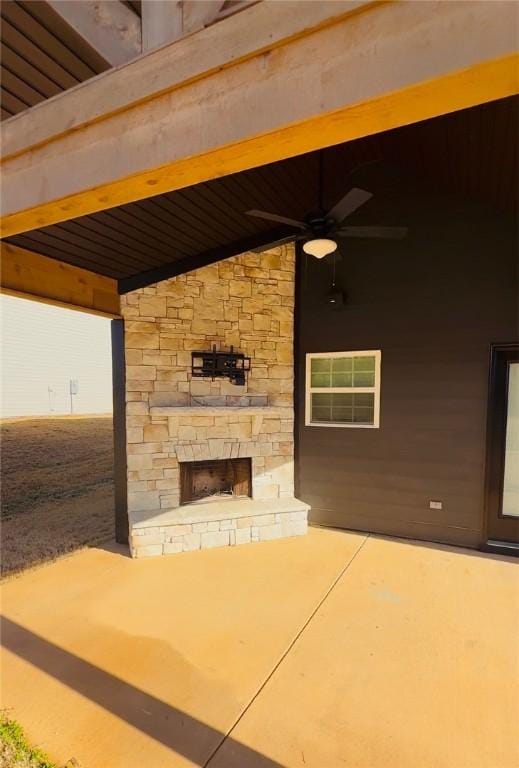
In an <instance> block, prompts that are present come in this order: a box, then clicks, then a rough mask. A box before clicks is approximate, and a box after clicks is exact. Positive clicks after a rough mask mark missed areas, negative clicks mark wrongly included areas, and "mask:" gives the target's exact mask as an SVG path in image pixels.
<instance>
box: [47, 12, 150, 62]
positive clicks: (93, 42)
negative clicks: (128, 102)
mask: <svg viewBox="0 0 519 768" xmlns="http://www.w3.org/2000/svg"><path fill="white" fill-rule="evenodd" d="M47 5H48V6H49V7H50V8H51V9H52V10H53V11H54V13H55V14H56V15H57V16H59V17H60V18H61V19H63V21H64V22H65V23H66V24H68V26H69V27H70V28H71V29H73V30H74V32H76V34H78V35H79V36H80V37H81V38H82V39H83V40H84V41H85V43H86V44H87V45H89V46H90V47H91V48H93V49H94V51H96V53H98V54H99V56H101V58H102V59H103V60H104V61H105V62H106V63H107V64H109V65H110V66H111V67H115V66H118V65H119V64H126V62H127V61H130V59H134V58H135V57H136V56H140V54H141V52H142V45H141V22H140V19H139V17H138V16H137V14H136V13H134V12H133V11H131V10H130V8H128V7H127V6H126V5H124V3H121V2H119V0H117V1H116V2H95V0H80V2H78V0H47Z"/></svg>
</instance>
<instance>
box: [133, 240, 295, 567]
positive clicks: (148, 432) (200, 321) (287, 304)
mask: <svg viewBox="0 0 519 768" xmlns="http://www.w3.org/2000/svg"><path fill="white" fill-rule="evenodd" d="M122 303H123V310H122V311H123V316H124V319H125V349H126V400H127V405H126V408H127V451H128V510H129V521H130V546H131V552H132V554H133V555H134V556H144V555H156V554H168V553H174V552H182V551H188V550H193V549H199V548H203V547H210V546H224V545H231V544H239V543H248V542H252V541H261V540H265V539H272V538H279V537H281V536H291V535H299V534H303V533H305V532H306V525H307V523H306V519H307V511H308V508H307V506H306V505H305V504H304V503H302V502H300V501H298V500H297V499H295V498H294V450H293V449H294V434H293V433H294V409H293V312H294V251H293V247H292V246H283V247H282V248H277V249H275V250H272V251H268V252H265V253H262V254H256V253H246V254H243V255H241V256H237V257H233V258H230V259H227V260H225V261H222V262H219V263H218V264H214V265H210V266H207V267H202V268H201V269H198V270H195V271H193V272H190V273H187V274H185V275H180V276H178V277H175V278H171V279H170V280H165V281H163V282H161V283H157V284H156V285H155V286H152V287H148V288H144V289H140V290H138V291H134V292H133V293H130V294H127V295H126V296H124V297H123V302H122ZM230 347H233V348H234V349H235V350H236V351H237V352H240V353H243V354H244V355H245V356H246V357H247V358H250V361H251V363H250V367H251V369H250V372H248V374H247V376H246V377H245V382H244V383H240V384H239V385H237V384H236V383H232V382H231V381H229V380H227V379H225V378H216V379H215V380H212V379H210V378H200V377H195V376H193V375H192V353H193V352H201V351H209V350H212V349H216V350H228V349H229V348H230Z"/></svg>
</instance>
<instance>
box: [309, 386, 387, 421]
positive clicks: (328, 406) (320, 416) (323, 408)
mask: <svg viewBox="0 0 519 768" xmlns="http://www.w3.org/2000/svg"><path fill="white" fill-rule="evenodd" d="M311 411H312V415H311V420H312V421H313V422H335V423H340V424H373V423H374V415H375V395H374V393H371V392H351V393H349V392H344V393H342V392H330V394H327V393H324V392H314V393H313V394H312V399H311Z"/></svg>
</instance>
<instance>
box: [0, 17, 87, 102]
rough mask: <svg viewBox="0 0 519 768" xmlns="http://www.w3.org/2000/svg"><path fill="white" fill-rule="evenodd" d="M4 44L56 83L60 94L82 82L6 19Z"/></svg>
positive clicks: (3, 32) (3, 30)
mask: <svg viewBox="0 0 519 768" xmlns="http://www.w3.org/2000/svg"><path fill="white" fill-rule="evenodd" d="M2 42H3V43H5V44H6V45H8V46H9V48H11V49H12V50H13V51H14V52H15V53H17V54H18V55H19V56H20V57H21V58H22V59H24V60H25V61H26V62H27V65H28V66H29V67H33V68H34V69H35V70H36V71H39V72H41V73H42V74H43V75H45V77H47V78H49V80H52V82H54V83H56V85H57V86H59V88H58V92H59V91H64V90H66V89H67V88H72V86H74V85H77V84H78V83H79V82H80V81H79V80H78V78H76V77H74V76H73V75H71V74H70V72H67V70H66V69H64V68H63V67H62V66H61V65H60V64H58V63H57V62H56V61H54V59H53V58H52V57H50V56H48V55H47V54H46V53H45V52H44V51H42V50H41V49H40V48H38V46H37V45H35V44H34V43H33V42H32V41H31V40H29V39H28V38H27V37H25V35H22V33H21V32H19V31H18V30H17V29H16V28H15V27H13V26H12V25H11V24H9V23H8V22H7V21H6V20H5V19H2ZM2 51H3V46H2Z"/></svg>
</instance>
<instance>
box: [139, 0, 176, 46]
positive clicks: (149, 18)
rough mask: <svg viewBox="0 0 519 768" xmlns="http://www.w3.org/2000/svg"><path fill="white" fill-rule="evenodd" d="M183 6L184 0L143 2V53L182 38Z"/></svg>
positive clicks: (146, 0) (151, 0)
mask: <svg viewBox="0 0 519 768" xmlns="http://www.w3.org/2000/svg"><path fill="white" fill-rule="evenodd" d="M182 5H183V3H182V0H142V4H141V18H142V50H143V52H144V51H149V50H150V49H152V48H158V47H159V46H161V45H165V44H166V43H169V42H171V41H172V40H177V39H178V38H179V37H181V36H182V31H183V23H182V19H183V12H182Z"/></svg>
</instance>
